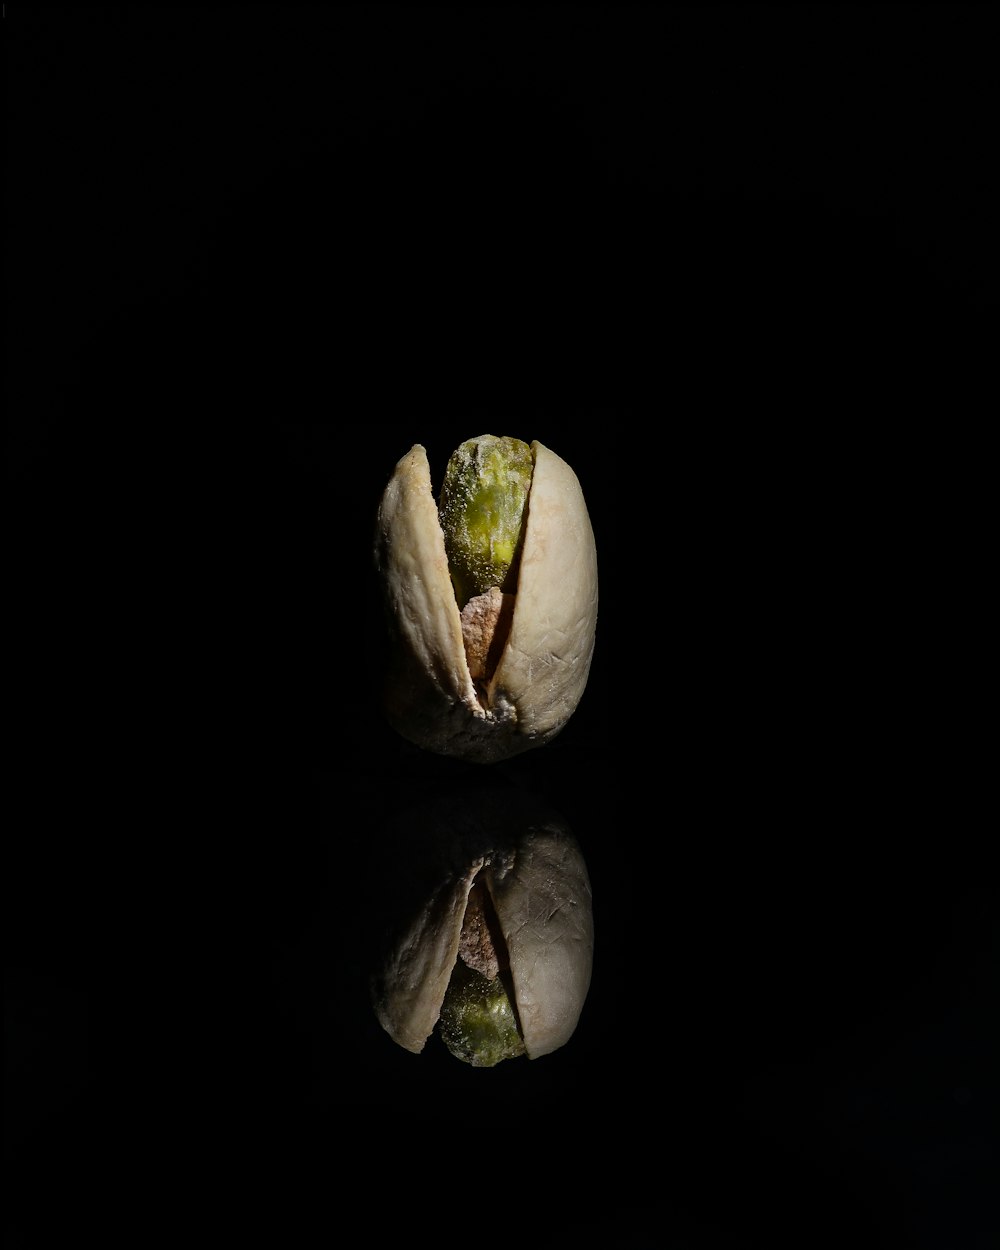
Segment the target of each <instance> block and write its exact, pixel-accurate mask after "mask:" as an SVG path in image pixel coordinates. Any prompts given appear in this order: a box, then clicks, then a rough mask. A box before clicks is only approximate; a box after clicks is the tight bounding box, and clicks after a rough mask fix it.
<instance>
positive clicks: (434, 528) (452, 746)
mask: <svg viewBox="0 0 1000 1250" xmlns="http://www.w3.org/2000/svg"><path fill="white" fill-rule="evenodd" d="M531 452H532V457H533V461H534V469H533V473H532V477H531V485H530V490H529V492H528V499H527V505H526V513H525V519H524V522H523V533H522V537H521V544H522V545H521V551H520V559H519V565H518V571H517V582H516V589H515V591H514V593H513V596H512V598H511V599H510V610H509V615H508V616H507V619H508V620H509V633H508V634H507V636H506V640H505V642H504V643H503V645H502V649H500V651H499V659H498V660H497V661H496V664H495V667H494V668H492V669H491V670H490V671H489V672H488V673H486V674H482V673H477V674H476V675H475V677H474V675H473V673H472V672H471V671H470V664H469V660H468V658H467V656H466V649H465V644H464V641H463V631H462V616H461V613H460V611H459V605H458V603H457V601H456V597H455V591H454V587H453V585H452V580H451V576H450V573H449V567H448V558H447V555H446V552H445V540H444V535H443V533H442V529H441V524H440V520H439V515H438V507H437V503H436V501H435V498H434V494H433V491H432V487H431V477H430V467H429V464H428V460H427V453H426V450H425V448H424V447H423V446H421V445H420V444H419V443H418V444H415V445H414V446H413V447H412V448H411V449H410V450H409V451H408V452H407V453H406V455H405V456H403V457H402V459H401V460H400V461H399V462H398V464H397V465H396V468H395V471H394V472H393V474H392V477H391V479H390V480H389V483H388V485H387V486H386V488H385V491H384V492H383V495H382V499H381V502H380V505H379V510H378V517H377V525H376V540H375V565H376V569H377V571H378V574H379V578H380V581H381V586H382V590H383V593H384V597H385V604H386V609H387V616H388V622H389V634H390V638H389V659H388V664H387V673H386V682H385V698H384V704H385V710H386V714H387V717H388V720H389V722H390V724H392V726H393V727H394V728H395V729H396V730H397V731H398V732H399V733H400V734H401V735H402V736H403V737H404V738H406V739H408V740H409V741H411V742H413V743H415V744H416V745H418V746H420V747H423V748H425V749H427V750H429V751H433V752H436V753H437V754H440V755H448V756H453V757H456V758H460V759H465V760H468V761H471V762H474V763H491V762H494V761H497V760H502V759H507V758H509V757H510V756H513V755H516V754H518V753H520V752H521V751H524V750H527V749H529V748H531V747H537V746H542V745H543V744H544V743H546V742H548V741H549V740H550V739H552V738H553V737H554V736H555V735H556V734H557V733H559V731H560V730H561V729H562V728H563V727H564V726H565V725H566V722H567V721H568V720H569V718H570V717H571V716H572V715H573V713H574V711H575V710H576V708H577V705H578V704H579V702H580V699H581V697H582V695H583V692H584V689H585V688H586V685H587V679H588V676H589V674H590V665H591V660H592V658H593V652H594V640H595V633H596V628H597V602H598V593H597V591H598V587H597V552H596V546H595V542H594V532H593V528H592V526H591V522H590V516H589V514H588V512H587V506H586V503H585V501H584V497H583V491H582V489H581V487H580V483H579V480H578V479H577V476H576V474H575V473H574V472H573V470H572V469H571V468H570V466H569V465H568V464H567V463H566V462H565V461H564V460H563V459H562V458H561V457H560V456H558V455H556V454H555V452H553V451H550V450H549V449H548V448H547V447H545V446H544V445H543V444H541V443H539V442H537V441H536V442H533V443H532V444H531Z"/></svg>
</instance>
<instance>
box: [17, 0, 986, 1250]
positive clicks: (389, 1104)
mask: <svg viewBox="0 0 1000 1250" xmlns="http://www.w3.org/2000/svg"><path fill="white" fill-rule="evenodd" d="M866 12H867V11H866ZM979 13H980V11H979V10H977V9H970V8H966V7H965V6H951V7H950V8H948V9H947V10H944V9H934V8H921V7H917V6H915V7H913V8H910V6H897V7H894V8H890V9H882V8H880V7H876V8H875V9H874V10H872V11H871V15H870V16H866V17H864V18H862V17H861V16H860V15H855V14H853V13H852V15H851V16H847V15H846V13H845V12H844V11H837V10H831V9H827V8H822V9H818V10H815V11H813V10H809V11H807V12H806V13H805V15H803V13H800V12H798V11H796V10H789V9H785V8H782V7H780V6H778V7H764V8H758V6H744V7H740V8H735V9H734V8H729V7H725V6H722V7H716V6H709V7H707V8H706V9H705V10H697V11H696V10H694V9H691V8H687V7H684V8H679V9H673V8H671V7H669V6H668V7H667V8H666V9H665V10H664V11H663V14H662V15H661V16H660V17H657V18H654V17H653V15H652V12H651V11H650V10H646V9H626V10H625V11H624V13H623V14H621V13H620V14H619V15H618V16H616V17H614V18H612V17H611V16H610V15H608V14H605V13H603V12H601V11H599V10H581V11H579V12H573V13H571V12H568V11H566V10H563V9H561V8H556V9H549V8H545V9H543V10H540V11H539V14H538V16H537V17H535V18H529V16H528V15H523V16H522V15H518V16H517V17H516V18H515V17H514V16H512V15H511V13H505V12H504V11H503V10H474V11H473V12H472V14H471V16H470V15H468V14H464V15H461V16H460V15H459V12H458V11H453V10H449V9H444V10H437V9H435V10H424V9H422V8H420V7H417V8H415V9H410V8H408V9H405V10H402V9H393V8H383V7H381V6H376V7H375V8H373V9H371V10H368V11H366V13H365V15H364V16H361V15H360V14H359V13H358V12H356V11H354V10H351V9H347V10H342V11H340V12H339V14H338V15H336V16H334V15H333V13H332V12H331V14H330V15H328V16H325V17H321V16H319V15H318V13H317V12H316V11H312V12H306V11H300V10H298V9H294V8H293V9H291V10H285V11H282V12H281V14H279V13H278V12H277V11H267V12H266V13H265V12H264V11H253V12H252V13H250V14H249V15H247V16H243V15H242V14H240V15H237V14H236V12H235V11H227V12H226V14H225V15H223V14H222V13H221V12H214V11H212V10H208V11H206V12H204V13H202V14H200V15H199V18H198V22H197V23H194V19H193V17H192V15H191V14H190V13H186V12H184V13H179V12H174V13H171V12H170V11H168V12H167V13H166V14H162V13H161V14H159V15H158V17H157V18H155V19H154V18H152V17H146V16H142V15H139V16H135V15H130V16H127V17H126V16H115V15H109V14H102V15H99V16H95V15H93V14H91V13H85V12H84V11H83V10H81V12H80V14H76V12H75V10H74V11H73V12H72V13H71V14H69V15H67V14H58V15H57V14H56V13H54V12H52V13H43V14H41V15H39V14H33V16H32V17H31V18H30V19H29V18H28V17H27V16H25V15H20V14H17V13H15V14H13V15H10V14H8V16H7V19H6V23H5V24H6V26H7V27H8V28H9V32H10V36H11V38H10V49H11V51H10V53H9V56H10V59H11V66H12V79H11V82H12V87H11V95H12V100H13V104H14V110H13V116H12V122H11V128H10V146H11V159H12V167H11V168H12V173H11V177H10V179H9V182H8V188H9V190H8V197H7V198H8V202H9V206H10V214H9V228H8V268H9V273H10V296H9V300H10V303H9V312H8V342H9V344H10V350H9V353H8V355H9V366H10V368H9V374H10V377H9V381H8V398H9V405H8V414H9V415H8V433H9V451H10V454H9V457H8V464H9V474H8V490H7V500H8V507H7V516H8V535H9V539H10V541H9V546H8V550H9V560H8V568H7V586H8V596H7V605H8V606H7V616H8V624H9V626H10V627H11V635H12V638H11V640H10V641H8V644H7V656H8V665H7V678H8V680H7V689H8V695H9V697H8V704H7V706H8V709H9V717H8V722H9V724H10V725H11V727H12V731H13V732H12V738H13V743H12V745H11V746H10V747H9V748H8V756H7V761H8V776H9V779H10V782H11V783H12V784H11V785H10V787H9V791H8V793H9V794H10V795H11V803H10V804H9V818H8V820H7V821H6V822H5V823H6V825H7V837H6V839H5V872H4V877H5V890H6V893H5V912H6V915H7V920H8V928H7V940H6V959H7V979H6V990H5V1007H6V1019H7V1039H8V1044H7V1077H6V1080H7V1085H6V1093H5V1100H6V1114H5V1132H6V1163H7V1168H8V1174H9V1177H10V1181H11V1183H10V1186H9V1192H10V1194H11V1197H12V1202H11V1203H9V1204H8V1206H9V1213H8V1234H9V1236H10V1237H11V1244H12V1245H13V1246H18V1245H28V1246H35V1245H52V1244H62V1242H61V1238H62V1237H63V1236H64V1235H65V1230H66V1229H68V1228H72V1229H80V1228H84V1229H86V1230H88V1231H90V1230H93V1231H94V1233H95V1234H99V1235H100V1237H101V1239H102V1240H103V1241H104V1242H105V1243H107V1242H109V1241H113V1242H115V1243H121V1244H129V1245H135V1244H149V1242H150V1240H151V1239H152V1238H153V1237H155V1236H157V1235H159V1234H163V1235H164V1236H166V1237H168V1238H172V1239H176V1238H178V1237H183V1238H184V1239H185V1240H187V1239H189V1238H190V1237H191V1236H193V1235H194V1233H195V1232H197V1233H198V1234H199V1235H208V1236H212V1237H214V1238H216V1239H218V1240H227V1241H228V1240H235V1239H242V1238H244V1237H245V1236H246V1235H248V1234H249V1233H252V1232H258V1233H261V1234H263V1235H264V1237H265V1239H266V1240H270V1241H271V1242H273V1243H274V1244H283V1245H305V1244H313V1241H314V1240H320V1239H322V1240H323V1241H325V1242H330V1241H331V1240H333V1239H336V1238H339V1237H342V1236H345V1235H346V1231H345V1230H346V1229H347V1228H348V1227H354V1228H355V1229H357V1228H359V1227H360V1228H361V1229H365V1230H367V1232H366V1233H364V1234H363V1235H364V1236H365V1239H366V1240H369V1241H371V1243H372V1244H380V1245H381V1244H385V1245H392V1244H395V1243H396V1242H397V1241H401V1240H403V1239H404V1238H407V1239H409V1238H411V1237H413V1236H416V1235H422V1236H431V1237H435V1238H445V1239H451V1237H452V1235H453V1234H452V1233H451V1231H450V1229H451V1227H452V1226H453V1225H457V1227H458V1229H459V1233H458V1234H457V1235H459V1236H461V1238H462V1240H463V1241H465V1242H466V1244H482V1245H486V1246H492V1245H504V1246H508V1245H510V1244H517V1245H521V1246H535V1245H538V1246H547V1245H549V1244H552V1243H553V1242H555V1241H557V1240H558V1241H559V1242H563V1241H564V1240H565V1241H566V1242H567V1244H569V1243H571V1242H572V1241H574V1240H575V1241H577V1242H580V1243H583V1244H588V1243H589V1241H591V1240H594V1241H596V1243H597V1244H601V1245H609V1246H610V1245H615V1246H619V1245H620V1246H630V1247H631V1246H636V1247H646V1246H660V1245H664V1246H668V1247H675V1246H676V1247H684V1248H687V1247H702V1246H712V1247H714V1246H726V1247H758V1246H760V1247H772V1246H775V1245H789V1246H792V1245H794V1246H798V1247H801V1246H811V1247H817V1246H827V1245H829V1246H838V1247H842V1246H844V1245H846V1244H857V1242H858V1241H864V1242H867V1243H869V1244H870V1243H873V1242H874V1243H877V1244H882V1245H892V1246H896V1245H899V1246H904V1245H905V1246H907V1247H910V1246H913V1247H921V1248H924V1247H927V1248H933V1250H937V1248H938V1247H941V1248H943V1247H946V1246H947V1247H953V1246H958V1247H962V1248H963V1250H964V1248H970V1250H971V1248H973V1247H976V1248H978V1247H985V1246H986V1245H988V1244H991V1243H992V1241H993V1239H994V1238H995V1235H996V1232H997V1228H996V1221H995V1212H994V1211H992V1210H991V1208H990V1206H989V1204H988V1202H987V1195H988V1186H987V1182H988V1180H989V1179H990V1178H991V1176H992V1175H994V1174H995V1165H996V1137H995V1130H994V1128H993V1127H992V1121H991V1119H990V1116H991V1114H992V1113H993V1112H994V1111H995V1095H996V1089H995V1075H994V1062H993V1061H994V1058H995V1042H996V1035H995V1029H994V1027H993V1023H992V1020H991V1018H990V1016H991V1009H992V1008H993V1006H994V990H995V964H994V962H993V960H994V958H995V953H996V946H995V943H996V930H995V911H994V909H995V902H996V897H995V889H994V888H993V887H992V885H991V879H990V877H989V876H988V874H987V871H986V867H985V862H986V856H985V853H986V850H987V847H988V838H987V834H988V829H987V827H986V825H985V822H984V821H983V819H982V816H981V813H980V808H979V803H978V802H977V799H978V797H979V795H978V791H979V789H980V787H981V785H982V783H983V782H984V780H985V777H986V771H985V770H986V765H987V759H988V757H987V753H986V749H985V745H984V741H985V740H984V739H983V738H982V737H981V736H980V735H979V733H978V732H976V731H975V730H974V725H975V719H974V717H973V713H974V712H975V710H976V705H977V703H978V701H979V700H978V696H977V694H976V691H977V690H979V689H980V687H981V683H982V676H981V665H982V664H983V661H984V659H985V657H986V652H985V643H986V641H987V640H986V638H985V637H984V635H983V630H982V624H981V621H982V611H981V600H980V594H981V587H982V585H983V581H984V574H985V570H984V567H983V565H982V564H981V563H980V561H979V559H978V556H977V554H976V551H975V540H976V537H977V535H981V534H982V533H983V528H982V519H981V515H980V514H981V511H982V509H983V508H984V506H985V496H984V495H983V494H982V493H981V491H980V488H979V485H978V474H977V469H978V468H979V467H980V466H981V464H982V459H981V454H980V450H979V447H978V442H977V437H978V435H977V430H976V428H975V427H973V428H971V429H966V428H965V424H964V421H963V417H965V416H967V415H968V414H969V413H975V412H977V411H979V410H978V409H977V408H975V407H974V406H971V405H970V402H969V401H967V398H966V394H965V388H966V387H967V386H970V389H974V388H972V387H971V383H972V382H973V378H974V374H975V370H976V367H977V364H978V363H979V362H980V361H981V359H982V357H981V351H980V348H981V345H982V343H983V341H984V338H985V330H986V327H987V325H988V322H989V319H990V318H991V317H992V315H993V313H994V312H995V302H994V301H995V291H996V285H995V280H994V279H995V272H996V267H995V242H993V241H992V240H989V239H988V238H987V232H986V230H985V228H984V224H983V223H984V221H985V220H987V219H989V216H990V215H989V213H988V212H987V208H988V206H989V205H990V204H992V203H993V198H992V197H993V193H994V191H995V183H994V182H993V181H992V180H991V179H990V178H989V177H988V176H987V172H986V171H985V169H984V160H983V157H982V151H983V147H982V143H981V142H980V141H981V139H982V137H983V136H982V129H983V125H984V123H983V122H982V115H983V113H982V109H981V107H980V106H981V105H982V103H983V97H984V87H983V74H984V72H985V67H984V64H983V60H984V54H983V48H982V46H981V45H982V41H981V40H980V38H979V35H980V33H981V32H980V29H979V28H980V22H981V18H980V16H979ZM195 27H196V28H197V29H195ZM85 53H86V54H87V55H84V54H85ZM84 66H88V67H93V68H87V69H85V68H84ZM915 414H921V416H920V419H917V417H916V416H915ZM485 432H492V433H497V434H512V435H516V436H518V437H522V438H525V439H529V440H530V439H533V438H538V439H539V440H541V441H542V442H544V443H546V444H547V445H548V446H549V447H551V448H552V449H553V450H554V451H556V452H558V453H559V454H560V455H561V456H563V458H564V459H566V460H567V461H568V462H569V463H570V464H571V465H572V466H573V468H574V469H575V470H576V472H577V475H578V476H579V478H580V481H581V484H582V486H583V489H584V493H585V496H586V498H587V501H588V505H589V507H590V511H591V517H592V521H593V525H594V530H595V535H596V540H597V547H598V561H599V568H600V576H601V587H600V593H601V606H600V615H599V621H598V635H597V648H596V652H595V657H594V663H593V668H592V672H591V677H590V681H589V684H588V687H587V690H586V693H585V695H584V698H583V700H582V702H581V704H580V706H579V708H578V710H577V712H576V714H575V716H574V717H573V719H572V720H571V721H570V723H569V724H568V726H567V727H566V729H565V730H564V732H563V733H562V734H561V735H560V737H558V738H557V739H556V740H555V741H554V742H553V743H552V744H550V745H549V746H547V747H546V748H544V749H543V750H540V751H537V752H530V753H528V754H526V755H524V756H522V757H520V758H518V759H516V760H513V761H510V762H509V763H508V764H505V765H502V766H499V771H500V773H501V775H503V776H504V777H505V778H509V779H510V780H511V781H512V783H515V784H517V785H523V786H525V787H527V788H529V789H530V790H531V791H532V792H533V793H537V794H538V795H540V796H541V797H542V798H543V799H544V800H545V801H547V802H549V803H551V804H552V805H553V806H554V807H555V808H557V809H558V810H559V811H560V812H561V813H562V814H563V815H564V816H565V818H566V820H567V822H568V824H569V826H570V827H571V829H572V831H573V834H574V836H575V837H576V838H577V839H578V841H579V843H580V845H581V848H582V850H583V853H584V856H585V858H586V862H587V866H588V870H589V872H590V876H591V880H592V883H593V896H594V920H595V934H596V943H595V956H594V973H593V981H592V985H591V990H590V993H589V995H588V998H587V1002H586V1006H585V1008H584V1011H583V1014H582V1016H581V1020H580V1023H579V1026H578V1028H577V1030H576V1032H575V1033H574V1035H573V1037H572V1039H571V1041H570V1042H569V1043H568V1044H567V1045H566V1046H565V1047H564V1048H563V1049H561V1050H560V1051H559V1052H557V1053H554V1054H553V1055H550V1056H546V1057H544V1058H542V1059H540V1060H538V1061H536V1062H528V1061H526V1060H525V1061H510V1062H506V1063H503V1064H500V1065H499V1066H498V1067H497V1068H495V1069H491V1070H487V1071H480V1070H474V1069H471V1068H468V1067H466V1066H465V1065H463V1064H460V1063H458V1062H457V1061H455V1060H454V1059H453V1058H452V1057H451V1056H450V1055H448V1054H447V1052H446V1051H445V1050H444V1049H443V1047H441V1046H438V1045H431V1044H428V1047H427V1048H426V1050H425V1052H424V1054H422V1055H420V1056H414V1055H412V1054H409V1053H407V1052H405V1051H403V1050H402V1049H401V1048H399V1047H398V1046H396V1045H394V1043H393V1042H392V1040H391V1039H390V1038H389V1037H388V1036H387V1035H386V1034H385V1032H384V1031H383V1030H382V1029H381V1027H380V1026H379V1024H378V1021H377V1020H376V1018H375V1016H374V1013H373V1012H372V1009H371V1005H370V1002H369V999H368V989H367V977H368V973H369V967H368V951H369V945H368V941H369V937H370V929H371V913H370V909H369V905H370V900H371V898H372V895H373V892H374V893H375V894H376V895H377V892H378V884H379V883H378V879H377V874H378V868H377V863H378V855H379V850H380V843H379V839H380V837H381V830H383V829H384V825H385V820H386V818H387V816H388V814H389V813H390V811H397V810H398V807H399V804H400V802H401V801H403V800H405V796H406V794H407V793H408V791H409V790H410V789H411V788H412V789H413V790H415V791H418V792H420V793H423V794H427V793H433V792H434V791H435V790H440V791H442V792H449V791H450V789H451V788H453V787H454V786H456V785H459V784H468V782H469V779H470V772H469V766H463V765H459V764H457V763H455V762H454V761H451V760H447V759H439V758H437V757H429V756H425V755H424V754H422V753H420V752H418V751H416V750H415V749H414V748H412V747H410V746H409V745H408V744H407V743H405V742H403V741H402V740H400V739H398V738H397V737H396V736H395V735H394V734H392V732H391V731H390V730H389V729H388V728H387V727H386V726H385V724H384V722H383V720H382V717H381V713H380V709H379V706H378V697H377V696H378V683H379V678H380V673H381V662H382V650H381V648H382V641H381V640H382V633H381V617H380V612H381V607H380V604H379V600H378V593H377V592H378V587H377V585H376V584H375V581H374V571H373V568H372V564H371V540H372V526H373V523H374V514H375V508H376V507H377V503H378V499H379V495H380V493H381V490H382V488H383V487H384V485H385V483H386V481H387V480H388V477H389V475H390V474H391V472H392V468H393V466H394V464H395V462H396V460H397V459H398V458H399V457H400V456H401V455H403V454H404V453H405V452H406V451H407V450H408V449H409V448H410V446H411V445H412V444H413V443H414V442H421V443H423V444H424V445H425V446H426V447H427V449H428V453H429V455H430V458H431V466H432V471H434V473H435V480H439V477H440V473H441V471H442V470H443V466H444V463H445V461H446V459H447V457H448V455H449V454H450V452H451V451H452V450H453V449H454V447H455V446H456V445H457V444H458V443H459V442H460V441H462V440H463V439H465V438H468V437H471V436H473V435H476V434H479V433H485ZM970 704H971V706H970ZM980 710H981V709H980ZM474 771H475V770H473V772H474ZM358 1221H360V1224H358ZM352 1235H353V1236H357V1235H358V1234H357V1233H356V1232H355V1234H352Z"/></svg>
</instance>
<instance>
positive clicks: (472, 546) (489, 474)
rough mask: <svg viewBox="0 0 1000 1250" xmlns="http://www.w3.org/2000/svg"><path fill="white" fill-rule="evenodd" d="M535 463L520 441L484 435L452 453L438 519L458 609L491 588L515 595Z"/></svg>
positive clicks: (529, 451) (442, 491) (524, 444)
mask: <svg viewBox="0 0 1000 1250" xmlns="http://www.w3.org/2000/svg"><path fill="white" fill-rule="evenodd" d="M533 470H534V460H533V458H532V454H531V448H530V447H529V446H528V444H527V443H523V442H521V440H520V439H517V438H506V437H504V438H498V437H497V436H496V435H494V434H482V435H480V436H479V437H478V438H471V439H468V440H467V441H466V442H464V443H462V445H461V446H460V447H459V448H458V449H457V450H456V451H454V452H453V453H452V455H451V458H450V459H449V461H448V467H447V468H446V469H445V475H444V483H443V485H442V487H441V499H440V505H439V515H440V519H441V528H442V530H443V532H444V545H445V551H446V553H447V555H448V566H449V569H450V571H451V580H452V583H453V585H454V587H455V596H456V598H457V599H458V606H459V608H464V607H465V605H466V604H467V603H468V602H469V600H470V599H472V598H473V597H474V596H476V595H482V594H485V593H486V591H488V590H489V589H490V587H491V586H499V587H500V589H501V590H503V591H507V592H511V591H513V590H514V584H515V582H516V578H517V558H518V556H519V554H520V539H521V526H522V521H523V519H524V511H525V505H526V503H527V501H528V492H529V490H530V489H531V475H532V472H533Z"/></svg>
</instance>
